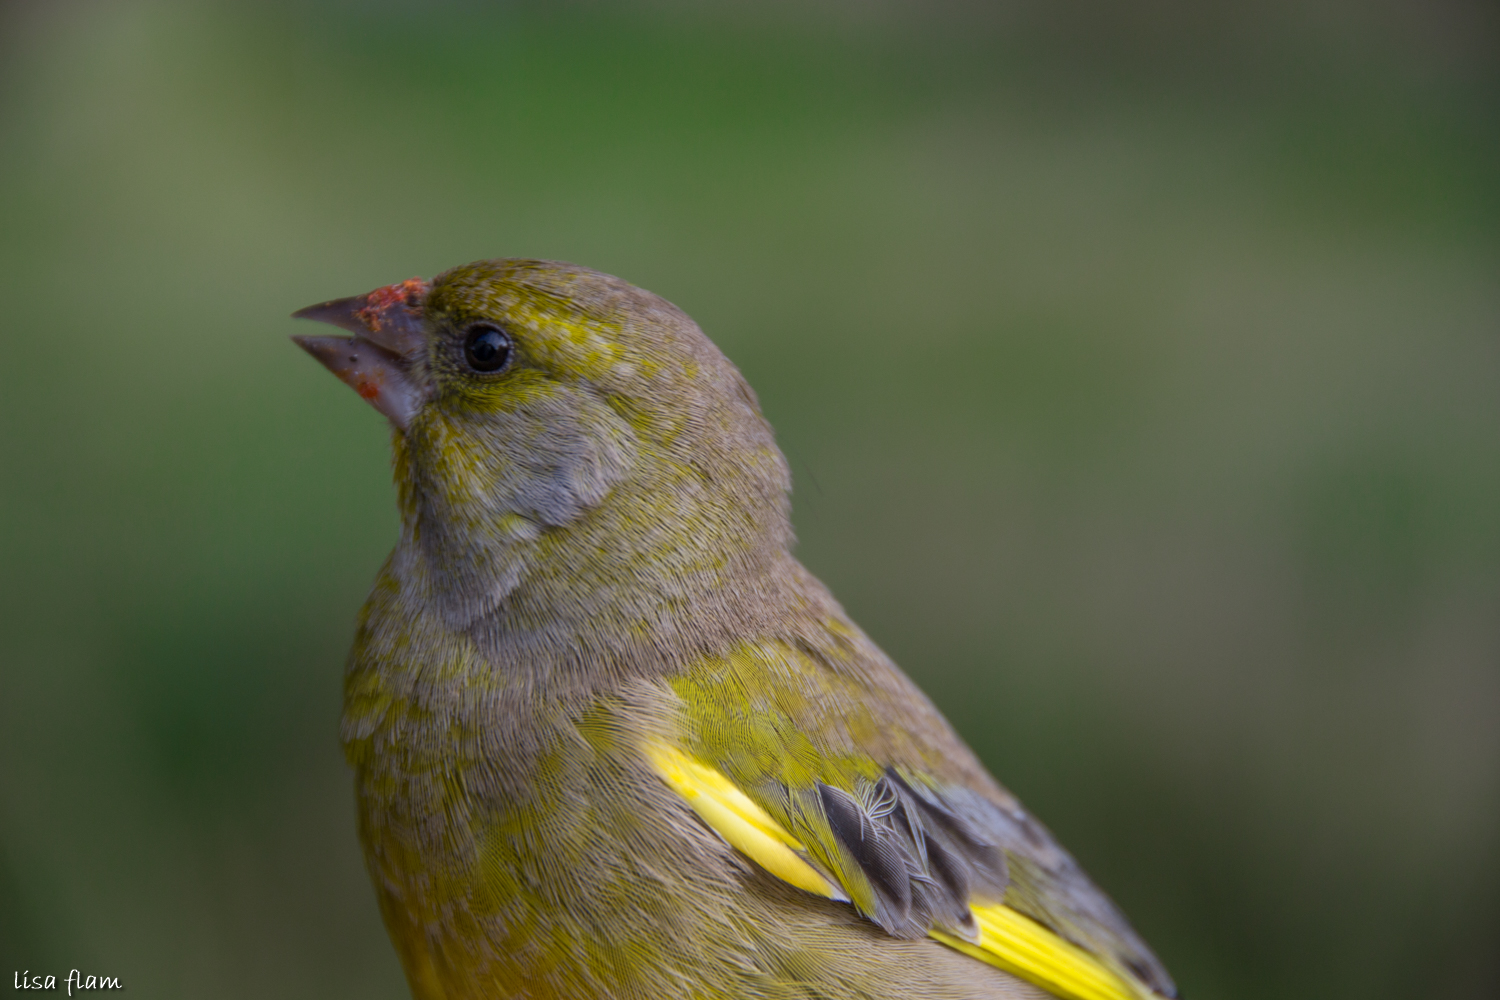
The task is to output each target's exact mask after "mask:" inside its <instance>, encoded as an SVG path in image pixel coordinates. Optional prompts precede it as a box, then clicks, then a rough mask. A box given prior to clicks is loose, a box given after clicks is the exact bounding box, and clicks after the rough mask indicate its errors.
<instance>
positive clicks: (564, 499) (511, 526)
mask: <svg viewBox="0 0 1500 1000" xmlns="http://www.w3.org/2000/svg"><path fill="white" fill-rule="evenodd" d="M453 430H454V431H457V432H459V433H461V434H463V435H465V436H469V437H472V439H473V441H474V444H473V446H472V447H470V448H467V449H465V451H464V458H465V459H467V462H466V464H465V467H464V469H463V474H462V476H461V480H462V485H461V487H460V488H458V489H454V488H453V487H454V484H455V482H456V481H458V480H459V478H460V477H458V476H455V475H454V470H453V469H452V468H449V469H447V470H445V472H446V475H445V476H443V477H438V478H437V479H436V480H435V481H432V482H429V483H424V484H421V485H420V486H419V488H418V490H417V503H418V508H419V514H418V521H417V532H416V534H417V537H416V541H417V543H418V548H419V550H420V551H421V552H422V554H423V556H424V558H423V560H422V561H423V562H424V563H425V566H424V567H423V570H424V571H425V572H423V573H422V574H421V576H422V577H423V578H424V579H425V582H426V584H427V586H428V587H429V588H430V591H431V593H432V594H433V596H434V597H436V598H437V603H438V605H439V607H441V608H442V610H443V617H444V618H445V619H446V620H447V621H448V622H449V624H451V625H453V626H455V627H460V628H461V627H464V626H467V625H469V624H471V623H472V622H473V621H475V620H476V619H478V618H480V617H481V616H483V615H484V614H486V613H488V612H489V611H491V610H492V609H493V608H494V607H495V606H496V605H497V604H498V603H499V602H500V601H501V600H503V599H504V598H505V596H506V595H507V594H509V593H510V592H511V591H513V590H514V589H515V588H516V586H517V585H518V584H519V583H520V581H521V578H522V576H523V574H524V573H525V570H526V568H527V564H528V560H529V553H530V551H531V548H532V546H531V544H530V543H532V542H534V541H535V540H536V539H537V538H538V537H540V535H541V534H542V532H543V531H545V530H546V529H548V528H555V527H560V526H562V525H565V524H569V523H571V522H573V521H576V520H577V519H578V518H580V517H582V516H583V515H584V514H585V513H587V512H588V511H589V510H591V509H592V508H594V507H596V506H597V505H598V504H599V503H601V502H602V501H603V500H604V499H605V497H607V496H608V495H609V493H610V491H611V490H612V489H614V487H615V486H616V485H617V484H618V483H620V482H621V480H623V479H624V478H625V477H626V476H627V475H628V474H629V472H630V470H631V468H632V467H633V466H634V464H635V456H636V453H637V450H638V443H637V439H636V436H635V432H634V431H633V430H632V429H631V428H630V426H629V424H627V423H625V421H624V420H622V419H621V418H620V416H619V415H618V414H617V413H615V411H614V410H613V409H611V408H610V407H609V406H608V405H607V404H605V403H604V401H603V400H601V399H599V398H598V397H597V396H595V395H594V394H593V393H591V392H588V391H586V390H579V389H574V388H569V387H559V388H558V390H557V391H556V393H555V394H554V395H553V396H551V397H549V398H548V399H545V400H540V401H537V402H536V403H534V404H532V405H529V406H528V407H526V409H525V410H524V411H523V412H516V413H510V414H503V415H496V414H487V415H485V416H483V417H482V418H476V419H475V420H474V421H473V422H472V423H468V424H466V425H457V426H454V427H453ZM417 464H418V466H419V467H420V465H421V463H420V462H418V463H417ZM419 474H420V473H419ZM412 568H415V567H412Z"/></svg>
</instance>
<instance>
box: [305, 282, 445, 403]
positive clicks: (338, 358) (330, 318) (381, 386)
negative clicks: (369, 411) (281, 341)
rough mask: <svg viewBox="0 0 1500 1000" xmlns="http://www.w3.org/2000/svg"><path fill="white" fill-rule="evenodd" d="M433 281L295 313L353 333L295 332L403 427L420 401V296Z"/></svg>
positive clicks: (326, 363) (423, 338)
mask: <svg viewBox="0 0 1500 1000" xmlns="http://www.w3.org/2000/svg"><path fill="white" fill-rule="evenodd" d="M431 287H432V286H431V285H430V284H429V283H428V282H426V281H423V280H422V279H421V278H412V279H410V280H408V281H403V282H401V283H400V284H396V285H386V286H385V287H384V288H377V289H375V291H373V292H371V293H370V294H368V295H355V296H353V297H351V298H347V299H334V300H333V301H332V302H320V303H319V304H317V305H315V306H308V307H307V308H306V309H298V310H297V311H296V312H294V313H292V318H293V319H311V320H317V321H318V322H320V323H330V324H332V325H333V326H336V327H339V328H340V329H344V330H348V331H350V332H351V333H353V334H354V336H352V337H339V336H331V337H293V338H292V339H293V340H295V341H296V342H297V346H298V347H301V348H302V349H303V350H304V351H306V352H307V353H308V354H311V355H312V356H313V357H315V358H317V359H318V360H319V361H321V362H322V363H323V365H324V367H326V368H327V369H328V370H329V371H331V372H333V373H334V374H335V375H337V376H338V377H339V379H340V380H341V381H342V382H343V383H344V384H345V385H347V386H349V388H351V389H353V390H354V391H355V392H357V393H359V395H360V398H362V399H364V400H365V401H366V402H368V403H369V404H370V405H371V406H373V407H375V409H377V410H379V411H380V412H381V413H384V414H385V415H386V416H387V417H389V418H390V421H391V423H393V424H395V425H396V426H397V427H399V428H401V429H402V430H405V429H406V426H407V425H408V424H409V423H411V418H412V417H413V416H414V415H415V414H416V412H417V408H418V407H419V406H421V404H422V399H421V393H420V392H419V391H418V389H417V386H416V385H415V383H414V382H413V381H412V378H411V376H410V374H409V373H410V369H411V361H412V359H414V358H415V357H416V356H417V355H418V353H419V352H420V351H421V350H422V347H423V345H424V344H425V343H426V342H427V341H426V336H425V334H424V332H423V329H422V302H423V300H424V299H425V298H426V297H427V292H428V290H429V289H430V288H431Z"/></svg>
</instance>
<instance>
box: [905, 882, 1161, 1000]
mask: <svg viewBox="0 0 1500 1000" xmlns="http://www.w3.org/2000/svg"><path fill="white" fill-rule="evenodd" d="M970 912H971V913H973V914H974V920H975V922H976V923H978V924H979V940H978V941H976V942H972V943H971V942H969V941H965V940H963V939H962V938H956V937H954V936H953V935H951V934H944V933H943V932H942V931H929V932H928V933H929V934H930V935H931V936H932V937H934V938H937V939H938V940H939V941H941V942H943V944H946V945H948V946H949V947H950V948H957V949H958V950H959V951H961V952H964V953H965V954H967V955H973V956H974V957H975V958H977V959H979V960H980V961H981V962H988V963H989V964H990V965H993V966H995V967H997V968H1000V969H1004V970H1005V971H1006V972H1009V973H1010V974H1011V975H1013V976H1019V977H1020V978H1022V979H1024V980H1026V981H1027V982H1030V983H1036V984H1037V985H1038V986H1040V987H1041V988H1042V989H1044V990H1047V991H1048V992H1049V993H1054V994H1056V995H1057V996H1060V997H1063V998H1064V1000H1144V998H1148V997H1150V996H1151V995H1152V994H1150V993H1147V992H1145V991H1144V990H1141V989H1140V988H1138V987H1136V986H1134V985H1132V984H1131V983H1130V982H1129V981H1127V980H1125V979H1124V978H1122V977H1120V976H1119V975H1117V974H1116V973H1114V972H1113V971H1111V970H1110V969H1109V968H1108V967H1107V966H1105V965H1104V964H1103V963H1101V962H1100V961H1099V960H1098V959H1097V958H1095V957H1094V956H1093V955H1090V954H1089V953H1088V952H1086V951H1084V950H1083V949H1082V948H1080V947H1078V946H1077V945H1076V944H1074V943H1073V942H1071V941H1066V940H1064V939H1063V938H1061V937H1058V936H1057V935H1056V934H1054V933H1053V932H1052V931H1051V930H1049V929H1048V928H1046V927H1044V926H1042V925H1041V924H1039V923H1037V922H1036V921H1035V920H1032V919H1031V918H1030V917H1028V916H1026V915H1025V914H1023V913H1018V912H1017V911H1015V910H1012V909H1011V908H1010V907H1008V906H1005V905H1003V904H1000V903H994V904H990V905H987V906H974V907H970Z"/></svg>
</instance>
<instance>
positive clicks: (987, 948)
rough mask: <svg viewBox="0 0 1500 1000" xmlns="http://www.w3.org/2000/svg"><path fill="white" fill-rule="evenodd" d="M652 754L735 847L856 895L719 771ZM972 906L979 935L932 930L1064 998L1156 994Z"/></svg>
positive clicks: (1011, 915) (1004, 911)
mask: <svg viewBox="0 0 1500 1000" xmlns="http://www.w3.org/2000/svg"><path fill="white" fill-rule="evenodd" d="M647 754H648V756H649V758H650V760H651V763H652V765H653V766H654V767H655V768H656V771H657V773H658V774H660V775H661V777H662V779H663V780H664V781H665V782H666V783H667V784H668V785H669V786H670V787H671V788H672V789H674V790H675V791H676V792H677V793H678V794H679V795H681V796H682V797H683V798H684V799H685V800H686V801H687V803H688V805H689V806H691V807H692V809H693V811H694V812H696V813H697V814H698V815H699V816H700V817H701V818H702V819H703V821H704V822H705V823H707V824H708V825H709V827H710V828H711V829H712V830H714V832H716V833H717V834H718V835H719V836H721V837H723V838H724V840H725V841H726V842H727V843H728V844H729V845H730V846H731V847H733V848H735V849H736V850H738V851H740V852H741V853H742V854H744V855H745V856H746V857H748V858H749V859H750V860H752V861H754V862H755V863H756V864H758V865H760V866H761V867H762V868H764V869H765V870H766V871H768V872H770V873H771V874H772V875H775V876H776V877H777V878H779V879H781V880H782V881H784V882H789V883H791V884H792V885H795V886H797V887H798V888H799V889H805V890H807V891H808V892H811V893H813V894H814V895H818V896H825V897H827V898H829V899H837V900H841V901H848V898H849V897H848V896H847V895H845V894H844V893H843V892H842V891H840V889H839V888H838V886H836V885H835V884H834V883H832V882H830V881H829V880H828V879H827V878H826V877H825V876H824V875H823V874H822V873H821V872H819V871H818V870H817V869H815V868H814V867H813V866H812V865H810V864H809V863H808V862H807V860H806V851H805V849H804V848H803V846H802V844H801V843H800V842H798V840H797V839H796V838H795V837H793V836H792V835H791V834H790V833H788V832H787V831H786V830H785V829H784V828H783V827H782V826H781V824H780V823H778V822H776V820H775V819H773V818H772V817H771V815H770V814H769V813H767V812H766V811H765V810H764V809H762V808H761V807H760V806H758V805H756V804H755V803H754V802H752V801H751V800H750V799H749V798H748V797H747V796H746V795H745V793H744V792H741V791H740V790H739V789H738V788H736V787H735V786H734V783H733V782H731V781H730V780H729V779H728V778H726V777H725V776H724V775H723V774H721V773H720V772H719V771H717V770H715V769H714V768H712V767H709V766H707V765H705V764H702V763H700V762H698V761H696V760H693V759H692V758H691V757H689V756H688V755H687V754H684V753H683V752H682V751H680V750H677V749H676V748H674V747H668V746H665V745H662V744H657V745H655V746H652V747H650V748H648V751H647ZM971 912H972V913H973V914H974V920H975V923H977V924H978V926H979V936H978V939H977V940H975V941H966V940H964V939H963V938H959V937H954V936H953V935H951V934H945V933H944V932H942V931H936V930H935V931H931V932H930V934H931V936H932V937H933V938H935V939H937V940H938V941H941V942H942V943H943V944H945V945H948V946H949V947H950V948H956V949H957V950H959V951H961V952H964V953H965V954H967V955H972V956H973V957H975V958H977V959H979V960H980V961H982V962H988V963H989V964H990V965H993V966H995V967H997V968H1000V969H1004V970H1005V971H1006V972H1009V973H1010V974H1011V975H1013V976H1018V977H1020V978H1021V979H1024V980H1026V981H1027V982H1031V983H1035V984H1036V985H1038V986H1040V987H1041V988H1042V989H1044V990H1047V991H1048V992H1050V993H1052V994H1054V995H1056V996H1059V997H1062V998H1063V1000H1149V998H1151V997H1152V996H1153V994H1151V993H1150V992H1148V991H1146V990H1144V989H1142V988H1141V987H1139V986H1136V985H1135V984H1133V983H1131V982H1130V981H1129V980H1127V979H1125V978H1123V977H1122V976H1120V975H1119V974H1118V973H1116V972H1114V971H1113V970H1111V969H1110V968H1109V967H1108V966H1106V965H1105V964H1104V963H1102V962H1101V961H1099V959H1097V958H1095V957H1094V956H1093V955H1091V954H1089V953H1088V952H1087V951H1085V950H1083V949H1082V948H1080V947H1078V946H1077V945H1075V944H1073V943H1072V942H1070V941H1066V940H1064V939H1063V938H1061V937H1059V936H1058V935H1057V934H1056V933H1054V932H1053V931H1051V930H1049V929H1048V928H1046V927H1044V926H1043V925H1042V924H1039V923H1037V922H1036V921H1035V920H1032V919H1031V918H1030V917H1028V916H1025V915H1024V914H1022V913H1019V912H1017V911H1016V910H1013V909H1011V908H1010V907H1008V906H1005V905H1003V904H1000V903H994V904H986V905H981V906H974V907H971Z"/></svg>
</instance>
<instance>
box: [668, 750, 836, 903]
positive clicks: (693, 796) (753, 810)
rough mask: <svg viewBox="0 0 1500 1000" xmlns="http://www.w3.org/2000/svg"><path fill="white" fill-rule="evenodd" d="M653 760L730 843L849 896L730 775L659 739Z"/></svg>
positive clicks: (776, 871)
mask: <svg viewBox="0 0 1500 1000" xmlns="http://www.w3.org/2000/svg"><path fill="white" fill-rule="evenodd" d="M648 753H649V755H650V757H651V763H652V764H653V765H655V767H656V771H657V773H658V774H660V775H661V776H662V778H663V780H665V781H666V783H667V784H668V785H670V786H671V787H672V788H673V789H674V790H675V791H676V792H677V794H679V795H681V796H682V797H683V798H684V799H686V800H687V803H688V805H690V806H692V807H693V811H694V812H696V813H697V814H698V815H699V816H700V817H702V819H703V822H705V823H707V824H708V825H709V828H710V829H712V830H713V831H714V832H715V833H717V834H718V835H719V836H721V837H723V838H724V840H725V841H727V842H728V844H729V846H730V847H733V848H735V849H736V850H738V851H739V852H740V853H741V854H744V855H745V856H746V857H748V858H749V859H750V860H751V861H754V862H755V863H756V864H758V865H760V866H761V867H762V868H764V869H765V870H766V871H768V872H770V873H771V874H772V875H775V876H776V877H777V878H779V879H781V880H782V881H783V882H790V883H791V884H792V885H795V886H796V887H797V888H799V889H805V890H807V891H808V892H810V893H813V894H814V895H818V896H826V897H828V898H829V899H837V900H844V901H847V900H848V898H849V897H847V896H845V895H844V894H843V893H842V892H840V891H839V889H838V887H837V886H835V885H834V884H833V883H832V882H830V881H828V879H826V878H824V877H823V876H822V874H820V873H819V872H818V870H817V869H815V868H813V866H812V865H810V864H808V863H807V861H806V860H805V859H804V857H803V856H804V855H805V854H806V851H805V850H804V849H803V847H802V845H801V844H800V843H799V842H798V841H797V838H795V837H793V836H792V835H791V834H789V833H787V832H786V830H784V829H783V828H782V826H781V824H780V823H778V822H776V821H775V820H774V819H772V818H771V816H770V814H769V813H767V812H766V811H765V810H764V809H762V808H761V807H760V806H758V805H756V804H755V803H754V802H751V801H750V799H749V798H747V797H746V796H745V793H744V792H742V791H740V790H739V789H738V788H736V787H735V786H734V785H733V784H732V783H731V782H730V780H729V779H728V778H726V777H724V775H722V774H720V773H719V772H718V771H716V770H714V769H713V768H711V767H705V766H704V765H702V764H700V763H698V762H697V761H695V760H693V759H692V758H691V757H689V756H688V755H687V754H685V753H683V752H682V751H680V750H677V749H674V748H672V747H668V746H663V745H660V744H658V745H656V746H653V747H651V748H650V749H649V750H648Z"/></svg>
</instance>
